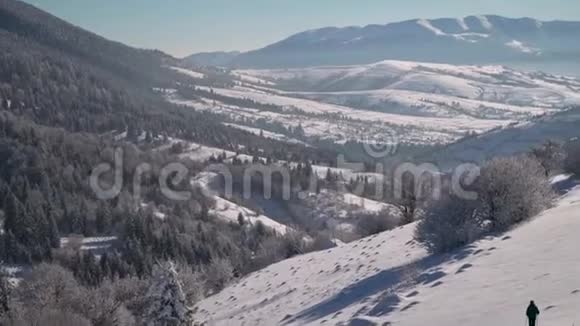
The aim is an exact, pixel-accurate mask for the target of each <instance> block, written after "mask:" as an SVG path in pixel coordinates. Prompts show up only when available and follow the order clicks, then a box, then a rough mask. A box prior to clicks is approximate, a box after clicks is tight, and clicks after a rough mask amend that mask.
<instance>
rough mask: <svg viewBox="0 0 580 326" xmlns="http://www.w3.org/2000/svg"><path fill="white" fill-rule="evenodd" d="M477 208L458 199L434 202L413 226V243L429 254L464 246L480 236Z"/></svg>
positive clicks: (473, 202)
mask: <svg viewBox="0 0 580 326" xmlns="http://www.w3.org/2000/svg"><path fill="white" fill-rule="evenodd" d="M477 208H478V203H477V202H476V201H469V200H461V199H458V198H448V199H444V200H440V201H435V202H433V203H432V204H431V205H430V206H429V208H428V209H427V213H426V215H425V217H424V218H423V219H422V220H421V221H420V222H419V224H418V225H417V229H416V231H415V239H416V240H417V241H419V242H420V243H422V244H423V245H424V246H425V247H426V248H427V249H428V250H429V251H430V252H433V253H439V252H445V251H449V250H452V249H455V248H458V247H461V246H463V245H466V244H468V243H470V242H472V241H474V240H476V239H477V238H478V237H479V236H481V234H482V233H483V227H482V224H483V223H482V221H481V219H480V217H479V216H478V215H477V212H478V210H477Z"/></svg>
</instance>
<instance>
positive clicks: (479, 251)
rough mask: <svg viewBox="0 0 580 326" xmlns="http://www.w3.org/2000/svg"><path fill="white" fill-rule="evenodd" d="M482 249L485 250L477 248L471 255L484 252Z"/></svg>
mask: <svg viewBox="0 0 580 326" xmlns="http://www.w3.org/2000/svg"><path fill="white" fill-rule="evenodd" d="M484 251H485V250H483V249H479V250H477V251H475V252H474V253H473V255H475V256H477V255H479V254H480V253H482V252H484Z"/></svg>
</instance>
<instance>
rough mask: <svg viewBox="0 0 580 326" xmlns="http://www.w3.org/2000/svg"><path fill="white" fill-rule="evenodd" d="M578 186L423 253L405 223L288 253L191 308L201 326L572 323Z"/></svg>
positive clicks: (579, 296) (575, 317)
mask: <svg viewBox="0 0 580 326" xmlns="http://www.w3.org/2000/svg"><path fill="white" fill-rule="evenodd" d="M579 212H580V188H575V189H573V190H572V191H571V192H570V193H568V194H567V195H566V196H564V197H563V198H561V199H560V200H559V202H558V204H557V205H556V207H555V208H553V209H551V210H548V211H546V212H544V213H542V214H540V215H539V216H538V217H536V218H535V219H533V220H532V221H531V222H529V223H527V224H525V225H522V226H521V227H519V228H518V229H515V230H513V231H511V232H509V233H507V234H504V235H502V236H499V237H488V238H485V239H483V240H480V241H478V242H476V243H474V244H473V245H470V246H468V247H465V248H463V249H461V250H458V251H456V252H453V253H451V254H448V255H440V256H438V255H434V256H432V255H429V254H427V252H426V251H425V250H424V249H422V248H421V247H420V246H418V244H417V243H415V241H414V240H413V231H414V228H415V225H414V224H411V225H408V226H405V227H403V228H399V229H396V230H393V231H389V232H385V233H382V234H379V235H376V236H373V237H370V238H366V239H362V240H359V241H356V242H353V243H349V244H346V245H342V246H339V247H337V248H334V249H331V250H327V251H323V252H317V253H312V254H308V255H303V256H299V257H295V258H292V259H289V260H286V261H282V262H280V263H278V264H275V265H272V266H270V267H268V268H265V269H263V270H261V271H258V272H255V273H253V274H250V275H248V276H247V277H245V278H243V279H241V280H239V281H238V282H237V283H235V284H233V285H232V286H230V287H229V288H226V289H225V290H223V291H222V292H220V293H219V294H217V295H215V296H212V297H209V298H207V299H205V300H203V301H202V302H201V303H199V304H198V305H197V307H196V315H195V319H196V320H197V321H200V322H208V323H209V324H210V325H397V326H419V325H470V326H484V325H486V326H487V325H524V323H526V320H525V308H526V305H527V303H528V302H529V300H531V299H534V300H536V303H537V304H538V306H539V308H540V310H541V314H540V324H541V325H575V324H576V325H577V324H578V322H579V321H580V314H579V313H578V306H579V305H580V280H579V278H578V271H580V260H578V253H577V248H578V245H580V242H579V241H580V240H579V238H578V233H579V232H580V218H579V215H578V213H579Z"/></svg>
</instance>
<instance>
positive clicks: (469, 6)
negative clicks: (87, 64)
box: [27, 0, 580, 57]
mask: <svg viewBox="0 0 580 326" xmlns="http://www.w3.org/2000/svg"><path fill="white" fill-rule="evenodd" d="M27 2H29V3H31V4H34V5H36V6H38V7H40V8H41V9H44V10H47V11H49V12H50V13H52V14H54V15H56V16H58V17H61V18H63V19H65V20H67V21H70V22H72V23H74V24H77V25H79V26H81V27H83V28H87V29H89V30H91V31H94V32H96V33H98V34H101V35H103V36H105V37H108V38H111V39H113V40H118V41H121V42H124V43H127V44H130V45H134V46H138V47H146V48H158V49H161V50H163V51H166V52H168V53H170V54H173V55H176V56H180V57H182V56H186V55H189V54H192V53H196V52H206V51H216V50H220V51H222V50H226V51H231V50H241V51H247V50H251V49H257V48H260V47H263V46H266V45H268V44H270V43H274V42H276V41H279V40H280V39H283V38H285V37H287V36H289V35H291V34H294V33H297V32H301V31H303V30H307V29H312V28H319V27H324V26H348V25H367V24H373V23H376V24H385V23H388V22H394V21H400V20H406V19H413V18H437V17H463V16H467V15H473V14H498V15H503V16H508V17H523V16H528V17H534V18H538V19H542V20H552V19H564V20H580V1H577V0H552V1H545V0H510V1H505V0H486V1H477V2H475V1H465V0H441V1H433V0H408V1H384V0H366V1H364V4H361V2H357V1H349V0H317V1H311V0H294V1H271V0H252V1H232V0H212V1H201V0H187V1H183V0H168V1H163V2H161V1H153V0H126V1H117V0H101V1H64V0H27Z"/></svg>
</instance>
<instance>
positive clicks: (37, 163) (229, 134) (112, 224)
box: [0, 0, 317, 325]
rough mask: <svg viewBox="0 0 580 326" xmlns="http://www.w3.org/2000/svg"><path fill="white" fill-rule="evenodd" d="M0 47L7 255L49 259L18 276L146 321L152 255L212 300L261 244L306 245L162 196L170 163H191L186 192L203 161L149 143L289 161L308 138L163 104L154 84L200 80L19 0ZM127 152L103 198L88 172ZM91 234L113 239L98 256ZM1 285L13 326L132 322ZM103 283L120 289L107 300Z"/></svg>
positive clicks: (1, 26) (195, 201) (252, 265)
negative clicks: (255, 129)
mask: <svg viewBox="0 0 580 326" xmlns="http://www.w3.org/2000/svg"><path fill="white" fill-rule="evenodd" d="M0 49H2V50H1V51H0V158H1V160H0V199H1V200H0V219H1V220H2V222H3V224H2V225H3V230H2V232H1V233H0V238H1V239H0V261H2V263H3V264H12V265H13V266H17V268H18V270H27V269H30V268H31V267H33V266H36V265H37V264H39V263H45V264H46V263H48V265H41V267H39V268H41V269H42V268H45V269H44V272H40V273H33V275H32V276H31V278H27V280H26V282H24V284H29V285H30V284H34V282H40V284H54V282H58V280H60V281H64V282H66V283H67V285H66V287H67V289H70V287H69V286H72V285H71V284H74V287H75V289H76V290H78V291H77V292H75V293H76V294H74V295H73V296H72V297H71V296H69V297H67V300H72V301H75V302H81V300H82V297H83V296H86V295H95V296H97V297H96V298H97V299H96V300H112V303H111V305H112V306H114V307H117V308H118V307H120V306H122V307H123V309H124V310H123V311H130V312H129V313H128V315H127V316H128V317H127V316H125V317H126V318H128V319H129V320H134V319H135V318H137V319H139V318H141V316H142V315H144V313H143V311H142V310H143V309H145V308H144V307H145V306H144V304H137V303H135V300H138V299H139V298H137V296H139V295H140V293H141V295H142V291H141V292H140V290H139V289H143V287H145V288H146V287H147V286H148V284H149V283H148V280H149V277H150V276H151V272H152V270H153V266H154V264H155V263H156V262H160V261H165V260H172V261H174V262H176V263H177V264H178V265H179V266H180V269H181V272H182V274H184V275H190V276H191V278H192V279H193V278H196V279H197V278H199V279H200V281H199V282H198V281H196V282H194V283H193V285H192V287H195V286H197V285H199V284H201V289H199V291H195V293H189V292H188V296H192V295H195V296H204V295H205V294H207V293H211V292H214V291H217V290H219V289H220V288H221V287H222V286H223V284H225V282H226V281H227V279H228V278H229V277H232V275H233V274H234V271H235V274H237V275H240V274H243V273H247V272H249V271H252V270H255V269H257V268H260V267H261V264H267V263H268V262H269V261H271V260H270V258H264V259H262V260H260V259H258V260H256V259H253V258H252V257H254V258H255V257H258V258H259V257H261V256H263V257H269V256H268V255H269V252H265V251H264V250H263V249H262V248H263V247H264V246H263V245H262V244H263V243H265V242H269V243H270V246H279V247H284V246H285V244H286V243H287V244H288V245H286V247H287V248H288V255H292V254H295V253H297V251H295V250H293V249H292V248H293V247H292V246H291V245H290V243H300V242H301V241H303V239H301V238H299V237H298V238H296V239H293V238H290V237H287V238H283V237H281V236H280V235H277V234H276V233H275V232H273V231H271V230H270V229H267V228H265V227H264V226H263V225H261V224H259V223H258V224H256V225H254V226H250V225H247V226H243V225H242V223H239V224H238V223H235V224H234V223H226V222H223V221H220V220H216V219H213V218H211V217H210V216H208V211H209V208H210V206H211V205H212V202H211V200H210V199H208V198H206V196H204V195H202V194H201V193H194V194H193V197H192V200H190V201H186V202H183V201H170V200H168V199H166V198H165V197H164V196H163V195H162V194H161V193H160V189H159V187H158V186H157V183H156V181H157V180H158V178H159V173H160V169H161V167H162V166H164V165H165V164H167V163H169V162H173V163H175V162H179V163H181V164H183V165H184V166H186V167H187V168H188V170H189V173H190V175H189V177H187V178H185V179H184V180H181V183H179V184H176V185H175V188H176V189H185V188H186V187H188V186H189V179H190V177H191V175H193V174H195V173H197V172H199V171H200V170H201V169H202V168H203V167H202V166H201V165H200V164H199V163H197V162H193V161H191V160H188V159H187V158H185V159H184V158H180V157H179V156H178V155H177V154H178V153H177V152H172V151H164V152H158V151H156V150H153V149H154V148H155V147H157V146H160V145H162V144H164V143H166V142H167V140H168V139H182V140H184V141H190V142H196V143H198V144H204V145H211V146H216V147H219V148H222V149H224V150H226V149H229V150H232V151H246V152H249V153H251V152H252V151H257V149H256V148H257V147H260V151H261V152H260V153H261V155H263V156H273V157H278V158H283V159H286V158H287V155H288V156H292V155H293V156H294V157H297V158H298V159H300V158H304V159H308V157H309V156H313V155H317V154H316V153H315V152H314V151H312V150H310V151H308V150H306V151H305V147H304V146H301V145H287V147H284V148H285V149H286V150H282V147H281V144H282V143H281V142H279V141H276V140H268V139H265V138H260V137H258V136H257V135H253V134H251V133H248V132H245V131H243V130H239V129H233V128H230V127H227V126H225V125H223V124H221V123H220V120H218V119H217V118H216V117H215V116H214V115H213V114H211V113H208V112H205V113H199V112H195V111H193V110H190V109H188V108H184V107H179V106H177V105H174V104H170V103H168V102H166V101H165V100H164V99H163V98H162V97H161V96H160V95H159V91H161V92H163V90H164V89H170V88H175V87H176V85H178V84H179V85H181V84H189V83H193V82H194V80H192V78H190V77H187V76H183V75H182V74H178V73H176V72H175V71H174V70H171V69H168V68H167V67H166V65H170V64H174V63H175V61H176V59H174V58H172V57H170V56H169V55H166V54H164V53H161V52H159V51H153V50H140V49H134V48H131V47H128V46H125V45H123V44H120V43H116V42H112V41H109V40H106V39H104V38H102V37H100V36H97V35H95V34H92V33H90V32H87V31H84V30H82V29H80V28H77V27H75V26H73V25H71V24H69V23H66V22H64V21H62V20H60V19H58V18H56V17H54V16H52V15H50V14H47V13H45V12H42V11H40V10H38V9H36V8H34V7H32V6H30V5H27V4H24V3H22V2H20V1H12V0H1V1H0ZM206 83H207V81H206ZM119 135H121V136H122V137H119ZM251 145H254V147H252V146H251ZM284 146H286V145H284ZM119 149H121V150H122V153H123V163H124V165H123V177H124V179H123V181H124V184H125V186H126V187H123V190H122V192H121V194H120V195H119V196H117V197H116V198H114V199H111V200H99V199H98V198H97V196H96V195H95V193H94V192H93V191H92V189H91V188H90V187H89V175H90V173H91V171H92V170H93V169H94V168H95V166H97V165H98V164H100V163H104V162H106V163H111V164H113V163H114V153H115V151H116V150H119ZM143 163H147V164H149V165H150V166H151V167H152V168H151V171H150V172H149V173H148V174H146V175H145V176H144V177H143V180H142V181H141V182H140V186H141V190H140V192H139V193H134V192H133V188H132V186H133V177H134V174H135V171H136V168H137V166H138V165H139V164H143ZM158 207H163V212H164V213H163V214H161V213H160V212H159V209H158ZM160 216H162V218H161V217H160ZM83 239H84V240H83ZM91 239H93V240H91ZM102 239H107V240H106V241H105V240H102ZM83 241H96V242H99V241H104V242H106V243H107V244H106V246H105V250H104V251H102V250H101V251H97V252H95V250H93V249H90V248H89V249H86V246H85V245H83V243H84V242H83ZM304 248H305V247H304ZM304 250H306V249H304ZM273 259H278V258H273ZM42 266H44V267H42ZM216 270H217V272H216ZM222 271H223V277H220V276H219V275H220V274H219V272H222ZM69 274H70V275H71V276H73V277H71V278H70V279H67V277H68V276H67V275H69ZM137 278H139V280H138V279H137ZM210 278H211V280H210ZM112 282H115V286H111V283H112ZM119 282H121V283H123V284H124V286H128V287H129V288H131V289H132V290H131V291H129V292H130V294H129V296H128V297H127V296H125V297H123V296H122V295H121V294H120V293H118V291H121V290H120V289H121V288H123V287H122V286H120V285H119V284H120V283H119ZM106 284H108V285H106ZM4 285H5V284H4V281H2V286H1V287H0V288H1V289H2V296H1V297H2V300H1V301H2V302H1V305H2V309H0V316H1V317H2V318H3V319H6V318H8V319H6V320H10V322H8V324H13V323H14V324H18V323H20V322H21V323H25V324H29V323H37V322H42V323H47V322H51V321H52V322H55V323H56V324H59V325H73V324H74V325H82V324H83V323H84V322H87V323H89V324H94V325H113V324H115V325H124V324H123V322H119V318H121V317H119V316H118V315H117V313H118V311H119V310H118V309H117V308H115V309H114V310H106V309H108V308H105V307H104V306H103V307H99V309H102V310H100V311H91V312H87V310H86V309H88V308H87V307H89V306H88V305H84V304H78V305H76V306H74V307H73V306H72V305H71V304H70V302H69V304H66V305H65V304H64V303H63V302H64V301H62V302H61V301H59V299H58V298H53V299H54V300H51V299H50V300H49V301H48V303H47V302H45V301H42V300H45V299H46V298H44V299H43V298H41V297H42V295H43V294H42V293H36V292H38V291H36V290H35V291H33V292H27V291H30V288H28V287H27V286H28V285H25V286H20V287H18V288H17V289H15V290H14V292H13V293H9V292H12V291H11V290H9V287H6V286H4ZM30 286H32V285H30ZM107 286H111V287H107ZM192 287H189V288H192ZM105 289H114V291H117V292H116V294H114V295H112V296H111V295H110V293H109V295H104V294H103V291H106V290H105ZM125 289H126V287H125ZM76 290H75V291H76ZM69 294H70V293H69ZM47 295H49V296H51V295H54V293H49V294H47ZM71 295H72V294H71ZM77 295H78V297H76V296H77ZM31 296H32V297H31ZM25 298H26V299H25ZM139 300H142V298H141V299H139ZM47 304H48V306H47ZM127 309H128V310H127ZM65 311H66V312H65ZM112 312H114V313H112ZM125 317H123V320H124V318H125ZM1 323H2V324H4V322H1Z"/></svg>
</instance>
